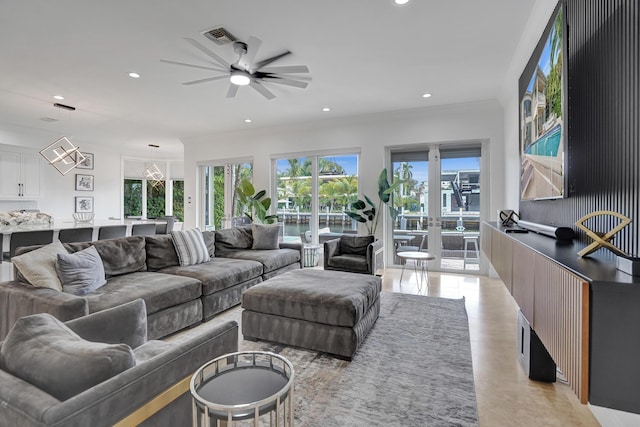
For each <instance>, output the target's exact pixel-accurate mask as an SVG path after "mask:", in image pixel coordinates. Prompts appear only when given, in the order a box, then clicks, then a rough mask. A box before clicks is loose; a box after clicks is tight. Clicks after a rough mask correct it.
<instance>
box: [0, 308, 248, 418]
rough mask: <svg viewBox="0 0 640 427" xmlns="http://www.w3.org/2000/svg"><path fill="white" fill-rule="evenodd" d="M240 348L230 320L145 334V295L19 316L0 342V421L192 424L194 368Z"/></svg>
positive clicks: (234, 324)
mask: <svg viewBox="0 0 640 427" xmlns="http://www.w3.org/2000/svg"><path fill="white" fill-rule="evenodd" d="M237 349H238V324H237V323H236V322H234V321H228V322H222V323H220V324H219V325H216V326H214V327H212V328H208V329H207V330H205V331H203V332H202V333H198V334H192V336H190V337H185V338H184V339H181V341H180V342H167V341H155V340H147V313H146V306H145V302H144V300H142V299H137V300H135V301H132V302H130V303H127V304H123V305H120V306H117V307H113V308H110V309H106V310H102V311H99V312H97V313H94V314H90V315H88V316H85V317H81V318H78V319H74V320H71V321H68V322H66V323H62V322H60V321H59V320H57V319H56V318H54V317H53V316H51V315H50V314H47V313H41V314H34V315H31V316H26V317H22V318H20V319H19V320H18V322H17V323H16V324H15V325H14V326H13V328H12V329H11V331H10V332H9V334H8V335H7V337H6V339H5V341H3V342H0V425H2V426H17V427H31V426H34V427H35V426H39V427H42V426H59V427H63V426H64V427H73V426H93V427H99V426H113V425H116V426H130V425H141V426H154V427H157V426H178V425H191V424H192V420H191V416H192V407H191V397H190V393H189V381H190V378H191V375H193V373H194V372H195V371H196V370H197V369H198V368H199V367H200V366H202V365H203V364H204V363H206V362H207V361H209V360H211V359H214V358H216V357H219V356H221V355H223V354H225V353H230V352H234V351H237Z"/></svg>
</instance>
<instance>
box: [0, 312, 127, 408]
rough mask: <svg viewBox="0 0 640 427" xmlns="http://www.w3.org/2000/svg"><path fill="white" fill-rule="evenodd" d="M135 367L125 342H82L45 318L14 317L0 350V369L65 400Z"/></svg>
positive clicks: (49, 318)
mask: <svg viewBox="0 0 640 427" xmlns="http://www.w3.org/2000/svg"><path fill="white" fill-rule="evenodd" d="M133 366H135V356H134V354H133V351H132V350H131V347H129V346H128V345H126V344H104V343H97V342H90V341H85V340H83V339H82V338H80V337H79V336H78V335H77V334H75V333H74V332H73V331H71V329H69V328H68V327H67V326H66V325H65V324H64V323H62V322H60V321H59V320H58V319H56V318H55V317H53V316H51V315H50V314H46V313H42V314H34V315H32V316H26V317H22V318H20V319H18V321H17V322H16V323H15V325H14V326H13V328H11V330H10V331H9V334H8V335H7V338H6V340H5V341H4V343H3V344H2V349H0V367H1V368H2V369H3V370H5V371H7V372H9V373H11V374H12V375H14V376H16V377H18V378H20V379H22V380H24V381H26V382H28V383H30V384H32V385H34V386H36V387H38V388H39V389H41V390H43V391H45V392H47V393H49V394H50V395H51V396H53V397H55V398H56V399H58V400H67V399H69V398H70V397H73V396H75V395H76V394H78V393H82V392H83V391H85V390H87V389H89V388H91V387H93V386H95V385H97V384H100V383H101V382H103V381H106V380H108V379H109V378H111V377H113V376H115V375H118V374H119V373H121V372H123V371H125V370H127V369H129V368H132V367H133Z"/></svg>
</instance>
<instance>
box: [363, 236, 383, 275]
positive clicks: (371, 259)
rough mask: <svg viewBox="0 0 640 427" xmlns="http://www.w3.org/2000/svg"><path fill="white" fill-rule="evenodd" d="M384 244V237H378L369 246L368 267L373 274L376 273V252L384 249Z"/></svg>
mask: <svg viewBox="0 0 640 427" xmlns="http://www.w3.org/2000/svg"><path fill="white" fill-rule="evenodd" d="M382 246H383V242H382V239H378V240H376V241H375V242H373V243H370V244H369V246H367V268H368V269H369V273H371V274H376V270H377V266H376V252H377V251H379V250H380V249H382Z"/></svg>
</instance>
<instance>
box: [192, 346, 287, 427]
mask: <svg viewBox="0 0 640 427" xmlns="http://www.w3.org/2000/svg"><path fill="white" fill-rule="evenodd" d="M293 379H294V371H293V366H292V365H291V363H290V362H289V361H288V360H287V359H285V358H284V357H282V356H280V355H277V354H274V353H269V352H238V353H231V354H227V355H224V356H222V357H219V358H217V359H215V360H212V361H211V362H208V363H206V364H205V365H203V366H202V367H201V368H200V369H198V371H196V373H195V374H194V375H193V377H192V378H191V394H192V396H193V398H194V413H193V417H194V425H198V423H197V421H198V418H201V419H202V424H204V425H208V422H209V420H210V419H214V420H226V421H227V422H233V421H239V420H246V419H251V418H253V419H254V420H255V421H256V423H257V421H258V419H259V418H260V416H262V415H263V414H266V413H269V412H271V411H274V412H275V415H276V417H280V412H281V409H282V410H283V411H282V412H283V414H282V415H283V420H284V425H293V396H292V394H293ZM270 418H271V417H270ZM287 419H288V421H289V423H288V424H287Z"/></svg>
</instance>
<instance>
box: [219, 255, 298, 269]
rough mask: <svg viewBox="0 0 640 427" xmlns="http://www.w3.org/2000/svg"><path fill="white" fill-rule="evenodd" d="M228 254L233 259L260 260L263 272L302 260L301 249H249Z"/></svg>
mask: <svg viewBox="0 0 640 427" xmlns="http://www.w3.org/2000/svg"><path fill="white" fill-rule="evenodd" d="M226 256H227V257H228V258H232V259H246V260H252V261H258V262H260V263H261V264H262V265H263V266H264V271H263V274H264V273H269V272H271V271H274V270H277V269H279V268H282V267H286V266H287V265H290V264H294V263H296V262H300V251H299V250H296V249H273V250H264V251H254V250H251V249H249V250H242V251H235V252H232V253H230V254H227V255H226Z"/></svg>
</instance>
